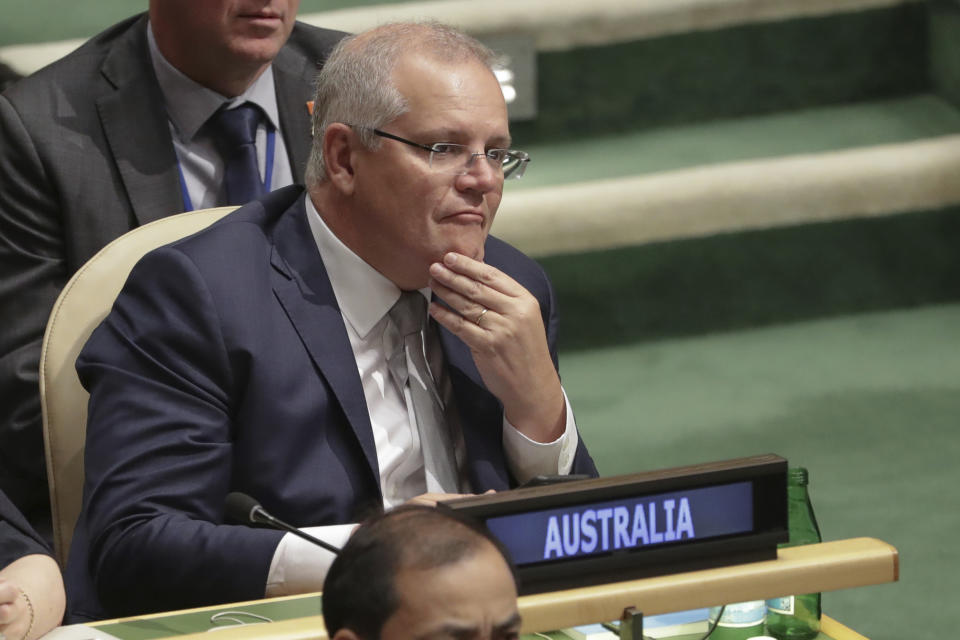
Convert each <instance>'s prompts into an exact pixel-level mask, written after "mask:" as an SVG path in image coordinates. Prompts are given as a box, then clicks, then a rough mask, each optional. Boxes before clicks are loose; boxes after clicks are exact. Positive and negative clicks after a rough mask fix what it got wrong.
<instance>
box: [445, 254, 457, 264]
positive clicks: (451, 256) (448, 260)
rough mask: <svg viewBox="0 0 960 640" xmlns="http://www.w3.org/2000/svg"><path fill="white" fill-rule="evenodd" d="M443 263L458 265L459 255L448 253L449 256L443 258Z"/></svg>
mask: <svg viewBox="0 0 960 640" xmlns="http://www.w3.org/2000/svg"><path fill="white" fill-rule="evenodd" d="M443 261H444V263H446V264H456V263H457V254H455V253H448V254H447V255H445V256H443Z"/></svg>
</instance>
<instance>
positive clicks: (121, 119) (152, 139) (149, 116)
mask: <svg viewBox="0 0 960 640" xmlns="http://www.w3.org/2000/svg"><path fill="white" fill-rule="evenodd" d="M146 24H147V20H146V17H144V18H142V19H141V20H140V21H139V22H138V23H137V24H136V25H134V27H133V28H131V29H130V30H129V31H128V33H127V34H126V35H125V36H124V37H123V38H122V39H121V40H118V41H117V43H116V45H115V46H114V47H113V48H112V49H111V50H110V54H109V55H108V56H107V58H106V59H105V60H104V63H103V67H102V68H101V72H102V73H103V75H104V77H105V78H106V79H107V80H108V81H109V82H110V83H111V84H112V85H113V86H114V87H115V89H116V90H115V91H114V92H112V93H109V94H106V95H104V96H103V97H101V98H100V99H99V100H98V101H97V112H98V114H99V116H100V122H101V125H102V126H103V131H104V133H105V135H106V138H107V143H108V144H109V145H110V151H111V153H112V154H113V157H114V158H115V159H116V165H117V167H118V169H119V171H120V178H121V180H122V181H123V186H124V189H125V190H126V194H127V198H128V200H129V201H130V205H131V207H132V208H133V213H134V217H135V218H136V220H137V222H138V223H139V224H141V225H142V224H145V223H147V222H150V221H152V220H156V219H158V218H162V217H165V216H168V215H171V214H173V213H179V212H181V211H183V198H182V196H181V194H180V181H179V176H178V173H177V158H176V152H175V151H174V149H173V142H172V141H171V139H170V134H169V124H168V123H167V116H166V111H165V110H164V108H163V95H162V94H161V92H160V87H159V86H158V85H157V81H156V77H155V76H154V73H153V67H152V65H151V63H150V54H149V51H148V48H147V38H146Z"/></svg>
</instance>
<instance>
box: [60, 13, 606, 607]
mask: <svg viewBox="0 0 960 640" xmlns="http://www.w3.org/2000/svg"><path fill="white" fill-rule="evenodd" d="M492 60H493V56H492V54H491V53H490V52H489V50H487V49H486V48H485V47H483V46H482V45H480V44H479V43H477V42H476V41H475V40H473V39H471V38H468V37H466V36H464V35H463V34H461V33H459V32H457V31H455V30H452V29H449V28H447V27H442V26H440V25H392V26H388V27H383V28H380V29H376V30H373V31H371V32H368V33H365V34H362V35H361V36H358V37H356V38H350V39H347V40H344V41H343V42H342V43H341V45H340V46H338V47H337V49H335V51H334V53H333V54H332V55H331V57H330V59H329V60H328V61H327V63H326V64H325V66H324V69H323V71H322V72H321V73H320V75H319V77H318V84H317V94H316V110H315V114H314V129H315V131H316V135H315V138H314V145H313V149H312V155H311V160H310V165H309V166H308V170H307V185H308V187H307V192H306V193H305V192H304V190H302V189H300V188H297V187H290V188H287V189H284V190H280V191H277V192H274V193H272V194H270V195H268V196H266V197H265V198H263V199H261V200H258V201H254V202H252V203H250V204H249V205H247V206H245V207H243V208H242V209H240V210H238V211H237V212H235V213H233V214H231V215H229V216H227V217H226V218H224V219H223V220H221V221H220V222H218V223H216V224H214V225H212V226H211V227H209V228H208V229H206V230H204V231H203V232H200V233H199V234H197V235H195V236H192V237H190V238H186V239H184V240H182V241H179V242H176V243H174V244H172V245H169V246H167V247H163V248H161V249H159V250H157V251H154V252H152V253H150V254H148V255H147V256H145V257H144V258H143V259H142V260H141V261H140V262H139V263H138V264H137V266H136V267H135V268H134V270H133V271H132V273H131V275H130V277H129V279H128V281H127V283H126V285H125V287H124V289H123V291H122V293H121V294H120V296H119V297H118V299H117V302H116V304H115V306H114V308H113V310H112V312H111V313H110V315H109V316H108V317H107V318H106V320H105V321H104V322H103V324H101V326H100V327H98V328H97V330H96V331H95V332H94V333H93V335H92V336H91V338H90V341H89V342H88V343H87V345H86V346H85V347H84V349H83V351H82V353H81V356H80V358H79V359H78V361H77V370H78V373H79V374H80V379H81V381H82V383H83V384H84V386H85V387H86V388H87V389H88V390H89V391H90V394H91V398H90V405H89V414H88V415H89V417H88V428H87V441H86V458H85V469H86V482H85V486H84V509H83V512H82V514H81V517H80V520H79V522H78V526H77V530H76V537H75V538H74V541H73V547H72V550H71V554H70V560H69V563H68V568H67V582H68V592H69V596H70V599H71V603H72V604H71V609H72V611H73V613H74V615H75V616H77V617H81V616H86V617H96V616H100V615H105V614H109V615H119V614H132V613H139V612H143V611H147V610H151V609H164V608H167V609H169V608H176V607H186V606H196V605H201V604H207V603H213V602H224V601H230V600H244V599H250V598H257V597H261V596H263V595H265V594H266V595H282V594H285V593H294V592H300V591H310V590H316V589H319V588H320V587H321V586H322V580H323V575H324V574H325V572H326V569H327V568H328V566H329V563H330V561H331V557H330V555H329V554H328V553H326V552H324V551H322V550H320V549H317V548H315V547H311V546H309V545H307V544H306V543H302V542H301V541H300V539H299V538H297V537H295V536H292V535H290V534H286V535H285V534H283V533H282V532H277V531H272V530H265V529H253V528H249V527H242V526H231V525H229V524H226V523H225V522H224V500H225V498H226V495H227V494H228V492H230V491H242V492H245V493H248V494H250V495H252V496H255V497H256V498H257V499H259V500H260V501H261V502H262V503H263V505H264V507H266V508H267V510H269V511H271V512H272V513H274V514H276V515H277V516H278V517H280V518H281V519H284V520H287V521H289V522H291V523H293V524H295V525H297V526H301V527H311V528H313V529H312V530H311V532H312V533H314V534H315V535H317V536H320V537H325V538H327V540H328V541H330V542H331V543H334V544H342V542H343V541H344V540H345V539H346V538H347V537H348V536H349V534H350V532H351V531H352V528H353V525H352V524H351V523H355V522H358V521H359V518H361V517H362V516H363V515H364V514H365V513H367V512H368V511H370V510H371V509H379V508H383V507H392V506H395V505H398V504H401V503H404V502H409V501H412V502H425V503H432V502H434V501H436V500H438V499H442V497H443V496H444V495H445V494H460V493H478V492H484V491H489V490H497V491H499V490H505V489H509V488H511V487H515V486H517V485H518V484H520V483H523V482H525V481H526V480H529V479H530V478H531V477H533V476H537V475H545V474H554V475H556V474H567V473H571V472H574V473H586V474H593V475H595V474H596V469H595V467H594V465H593V462H592V460H591V459H590V456H589V454H588V453H587V451H586V448H585V447H584V444H583V442H582V440H580V438H579V435H578V433H577V429H576V424H575V421H574V418H573V414H572V411H571V409H570V406H569V404H568V402H567V400H566V396H565V394H564V391H563V389H562V387H561V385H560V379H559V375H558V373H557V354H556V332H557V315H556V305H555V302H554V298H553V292H552V289H551V287H550V283H549V281H548V279H547V277H546V274H545V273H544V272H543V270H542V269H541V268H540V267H539V265H537V264H536V263H535V262H534V261H532V260H531V259H529V258H527V257H526V256H524V255H523V254H521V253H520V252H518V251H517V250H516V249H514V248H512V247H510V246H509V245H507V244H505V243H504V242H502V241H499V240H497V239H495V238H493V237H488V232H489V229H490V225H491V224H492V222H493V218H494V215H495V214H496V211H497V208H498V206H499V203H500V199H501V196H502V192H503V184H504V179H505V178H506V177H508V176H510V175H513V176H516V175H518V174H519V173H522V171H523V169H524V168H525V165H526V162H527V160H528V159H529V158H528V156H527V155H526V154H524V153H523V152H520V151H513V150H510V149H509V145H510V133H509V128H508V125H507V112H506V106H505V103H504V100H503V95H502V93H501V91H500V87H499V84H498V83H497V80H496V78H495V77H494V74H493V72H492V71H491V64H492ZM431 296H432V302H430V304H429V317H430V318H432V321H429V322H427V321H426V320H427V318H426V313H427V299H428V298H430V297H431ZM97 596H99V600H100V603H99V604H98V603H97V601H96V600H97ZM101 604H102V605H103V608H102V609H101V608H100V605H101Z"/></svg>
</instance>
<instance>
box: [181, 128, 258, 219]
mask: <svg viewBox="0 0 960 640" xmlns="http://www.w3.org/2000/svg"><path fill="white" fill-rule="evenodd" d="M276 133H277V132H276V131H275V130H274V129H273V128H272V127H268V128H267V156H266V160H267V162H266V166H265V167H264V171H263V173H264V174H265V175H264V177H263V188H264V191H267V192H269V191H270V185H271V183H272V182H273V156H274V150H275V149H276V145H277V140H276ZM177 175H178V177H179V178H180V195H181V196H183V210H184V211H193V200H192V199H191V198H190V191H189V190H188V189H187V181H186V179H185V178H184V177H183V165H182V164H180V158H179V156H178V157H177Z"/></svg>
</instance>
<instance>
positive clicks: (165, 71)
mask: <svg viewBox="0 0 960 640" xmlns="http://www.w3.org/2000/svg"><path fill="white" fill-rule="evenodd" d="M147 43H148V45H149V49H150V60H151V62H152V63H153V71H154V73H155V74H156V76H157V83H158V84H159V85H160V91H161V93H163V99H164V103H165V106H166V109H167V117H168V118H169V119H170V122H172V123H173V127H174V130H175V131H176V134H177V136H178V137H179V138H180V141H181V142H185V143H186V142H190V141H192V140H193V138H194V137H195V136H196V135H197V132H198V131H199V130H200V127H202V126H203V123H205V122H206V121H207V120H209V119H210V116H212V115H213V114H214V112H215V111H216V110H217V109H219V108H220V107H222V106H223V105H229V107H234V106H239V105H241V104H243V103H244V102H252V103H254V104H256V105H257V106H259V107H260V108H261V109H262V110H263V112H264V113H265V114H266V115H267V119H268V120H269V121H270V124H271V125H272V126H273V128H274V129H277V130H279V125H280V115H279V111H278V109H277V93H276V90H275V89H274V83H273V66H269V67H267V69H266V71H264V72H263V73H261V74H260V76H259V77H258V78H257V79H256V80H254V81H253V84H251V85H250V86H249V87H247V89H246V91H244V92H243V93H241V94H240V95H239V96H237V97H236V98H225V97H224V96H222V95H220V94H219V93H217V92H216V91H213V90H212V89H208V88H207V87H205V86H203V85H201V84H199V83H197V82H194V81H193V80H191V79H190V78H188V77H187V76H186V75H184V74H183V73H182V72H181V71H180V70H179V69H177V68H176V67H174V66H173V65H172V64H170V62H169V61H168V60H167V59H166V58H165V57H163V54H162V53H161V52H160V48H159V47H157V40H156V38H154V36H153V27H152V26H151V25H150V24H149V23H148V24H147Z"/></svg>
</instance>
